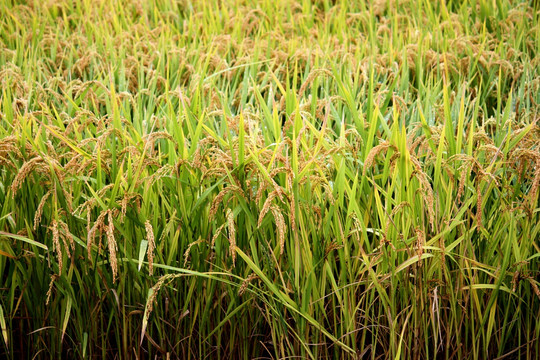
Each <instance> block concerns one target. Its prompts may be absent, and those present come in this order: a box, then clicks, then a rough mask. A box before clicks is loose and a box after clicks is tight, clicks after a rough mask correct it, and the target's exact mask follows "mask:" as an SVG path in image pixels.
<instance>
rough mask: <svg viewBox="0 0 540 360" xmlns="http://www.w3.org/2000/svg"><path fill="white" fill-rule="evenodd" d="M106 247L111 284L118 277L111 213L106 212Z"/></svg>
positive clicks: (109, 211)
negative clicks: (107, 249)
mask: <svg viewBox="0 0 540 360" xmlns="http://www.w3.org/2000/svg"><path fill="white" fill-rule="evenodd" d="M107 215H108V216H107V220H108V222H109V223H108V226H107V229H106V230H107V247H108V248H109V261H110V262H111V269H112V274H113V283H114V282H115V281H116V277H117V275H118V262H117V259H116V239H115V238H114V222H113V216H112V211H111V210H108V211H107Z"/></svg>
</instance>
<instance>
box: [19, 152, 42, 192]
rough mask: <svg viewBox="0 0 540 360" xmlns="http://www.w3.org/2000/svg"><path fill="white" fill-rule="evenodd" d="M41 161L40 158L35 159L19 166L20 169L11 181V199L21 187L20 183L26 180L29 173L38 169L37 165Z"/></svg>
mask: <svg viewBox="0 0 540 360" xmlns="http://www.w3.org/2000/svg"><path fill="white" fill-rule="evenodd" d="M42 161H43V159H42V158H40V157H35V158H33V159H31V160H29V161H27V162H25V163H24V164H23V166H21V168H20V169H19V172H18V173H17V175H16V176H15V179H13V183H12V184H11V196H12V197H15V193H16V192H17V190H18V189H19V188H20V187H21V185H22V183H23V182H24V179H26V177H27V176H28V175H30V173H31V172H32V171H34V169H35V168H36V167H38V165H39V163H40V162H42Z"/></svg>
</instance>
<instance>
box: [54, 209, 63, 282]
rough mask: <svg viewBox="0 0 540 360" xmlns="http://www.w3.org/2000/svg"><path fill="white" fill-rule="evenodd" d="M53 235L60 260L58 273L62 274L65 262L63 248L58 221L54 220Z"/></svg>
mask: <svg viewBox="0 0 540 360" xmlns="http://www.w3.org/2000/svg"><path fill="white" fill-rule="evenodd" d="M51 231H52V235H53V245H54V251H55V252H56V261H57V262H58V274H59V275H62V269H63V267H64V264H63V263H62V248H61V247H60V232H59V231H58V222H57V221H56V220H53V221H52V223H51Z"/></svg>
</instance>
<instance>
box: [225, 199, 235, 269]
mask: <svg viewBox="0 0 540 360" xmlns="http://www.w3.org/2000/svg"><path fill="white" fill-rule="evenodd" d="M227 227H228V229H229V253H230V255H231V257H232V262H233V267H234V266H235V263H236V228H235V226H234V213H233V212H232V210H231V209H227Z"/></svg>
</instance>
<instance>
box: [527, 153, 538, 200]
mask: <svg viewBox="0 0 540 360" xmlns="http://www.w3.org/2000/svg"><path fill="white" fill-rule="evenodd" d="M535 166H536V169H535V171H534V178H533V182H532V187H531V193H530V195H529V196H530V199H531V204H532V206H533V208H534V207H535V203H536V202H537V200H536V197H537V194H538V189H539V188H540V155H537V157H536V164H535Z"/></svg>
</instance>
